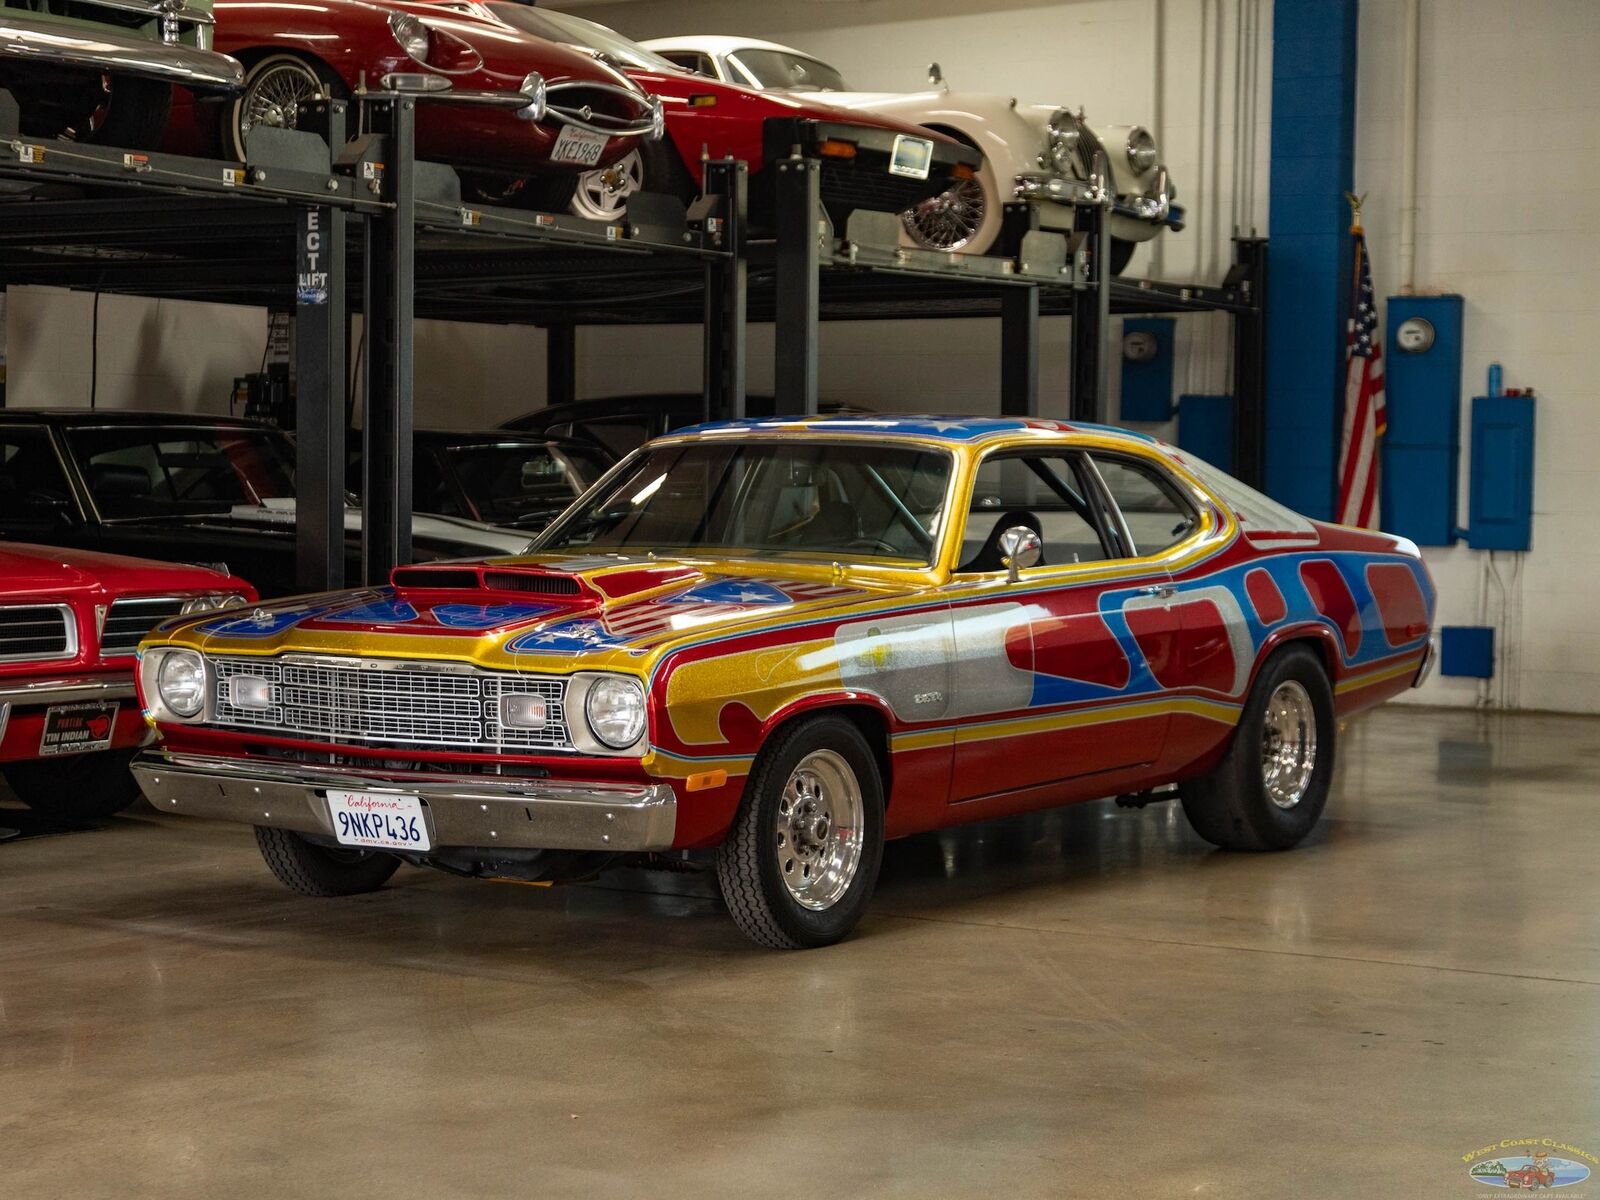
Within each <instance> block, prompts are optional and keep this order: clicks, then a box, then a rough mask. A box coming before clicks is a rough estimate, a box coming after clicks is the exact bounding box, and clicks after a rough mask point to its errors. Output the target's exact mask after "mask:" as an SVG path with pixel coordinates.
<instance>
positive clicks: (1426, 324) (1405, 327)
mask: <svg viewBox="0 0 1600 1200" xmlns="http://www.w3.org/2000/svg"><path fill="white" fill-rule="evenodd" d="M1394 344H1395V345H1396V346H1398V347H1400V349H1401V351H1403V352H1404V353H1406V354H1422V353H1424V352H1425V351H1428V350H1431V349H1433V322H1432V321H1429V320H1428V319H1426V318H1425V317H1407V318H1406V319H1405V320H1404V321H1401V322H1400V324H1399V325H1398V326H1397V327H1396V328H1395V331H1394Z"/></svg>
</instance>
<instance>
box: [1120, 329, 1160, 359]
mask: <svg viewBox="0 0 1600 1200" xmlns="http://www.w3.org/2000/svg"><path fill="white" fill-rule="evenodd" d="M1160 350H1161V343H1160V342H1159V341H1157V340H1156V335H1155V334H1153V333H1151V332H1150V331H1149V330H1148V329H1135V330H1134V331H1133V332H1132V333H1126V334H1123V336H1122V357H1123V358H1125V359H1127V360H1128V361H1129V362H1149V361H1150V360H1151V359H1152V358H1154V357H1155V356H1156V355H1157V354H1158V353H1159V352H1160Z"/></svg>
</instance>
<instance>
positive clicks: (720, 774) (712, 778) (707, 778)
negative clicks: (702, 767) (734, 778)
mask: <svg viewBox="0 0 1600 1200" xmlns="http://www.w3.org/2000/svg"><path fill="white" fill-rule="evenodd" d="M727 782H728V773H727V772H726V771H702V772H701V773H700V774H698V775H691V776H689V778H688V779H686V780H684V781H683V789H684V791H686V792H704V791H709V790H710V789H711V788H719V787H721V786H722V785H723V784H725V783H727Z"/></svg>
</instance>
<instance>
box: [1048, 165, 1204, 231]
mask: <svg viewBox="0 0 1600 1200" xmlns="http://www.w3.org/2000/svg"><path fill="white" fill-rule="evenodd" d="M1017 199H1019V200H1032V201H1035V202H1049V203H1052V204H1066V205H1078V204H1095V203H1097V197H1096V195H1095V187H1094V185H1093V184H1091V183H1088V182H1085V181H1084V180H1082V179H1068V178H1065V177H1064V176H1061V175H1048V174H1043V173H1038V174H1028V175H1018V176H1017ZM1110 208H1111V211H1112V212H1113V213H1115V214H1116V215H1117V216H1119V217H1129V218H1131V219H1133V220H1135V221H1143V222H1146V223H1148V224H1150V225H1165V226H1166V227H1167V228H1169V229H1173V230H1178V229H1182V228H1183V221H1184V211H1183V207H1182V206H1181V205H1178V204H1174V203H1172V201H1171V200H1170V199H1168V198H1166V196H1164V195H1160V196H1116V197H1113V198H1112V200H1111V204H1110Z"/></svg>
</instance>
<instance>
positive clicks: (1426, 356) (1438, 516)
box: [1379, 296, 1462, 546]
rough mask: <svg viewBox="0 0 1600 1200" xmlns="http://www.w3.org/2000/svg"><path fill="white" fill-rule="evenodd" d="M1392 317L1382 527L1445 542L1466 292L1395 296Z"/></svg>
mask: <svg viewBox="0 0 1600 1200" xmlns="http://www.w3.org/2000/svg"><path fill="white" fill-rule="evenodd" d="M1387 315H1388V322H1387V329H1386V333H1387V339H1388V345H1387V347H1386V349H1385V358H1386V368H1385V380H1386V390H1387V397H1386V399H1387V404H1388V410H1389V432H1388V433H1387V434H1386V435H1385V436H1384V439H1383V462H1382V472H1381V476H1380V483H1379V486H1380V489H1381V495H1380V503H1381V505H1382V509H1383V512H1382V517H1383V527H1384V528H1385V529H1386V530H1388V531H1389V532H1390V533H1398V534H1400V535H1401V536H1402V537H1408V538H1410V539H1411V540H1412V541H1413V542H1416V543H1417V544H1418V545H1419V546H1448V545H1451V544H1452V543H1454V542H1455V540H1456V522H1457V517H1456V506H1457V494H1458V489H1459V478H1458V477H1459V472H1460V465H1459V464H1460V462H1461V432H1460V431H1461V344H1462V305H1461V297H1460V296H1390V297H1389V303H1388V314H1387Z"/></svg>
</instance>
